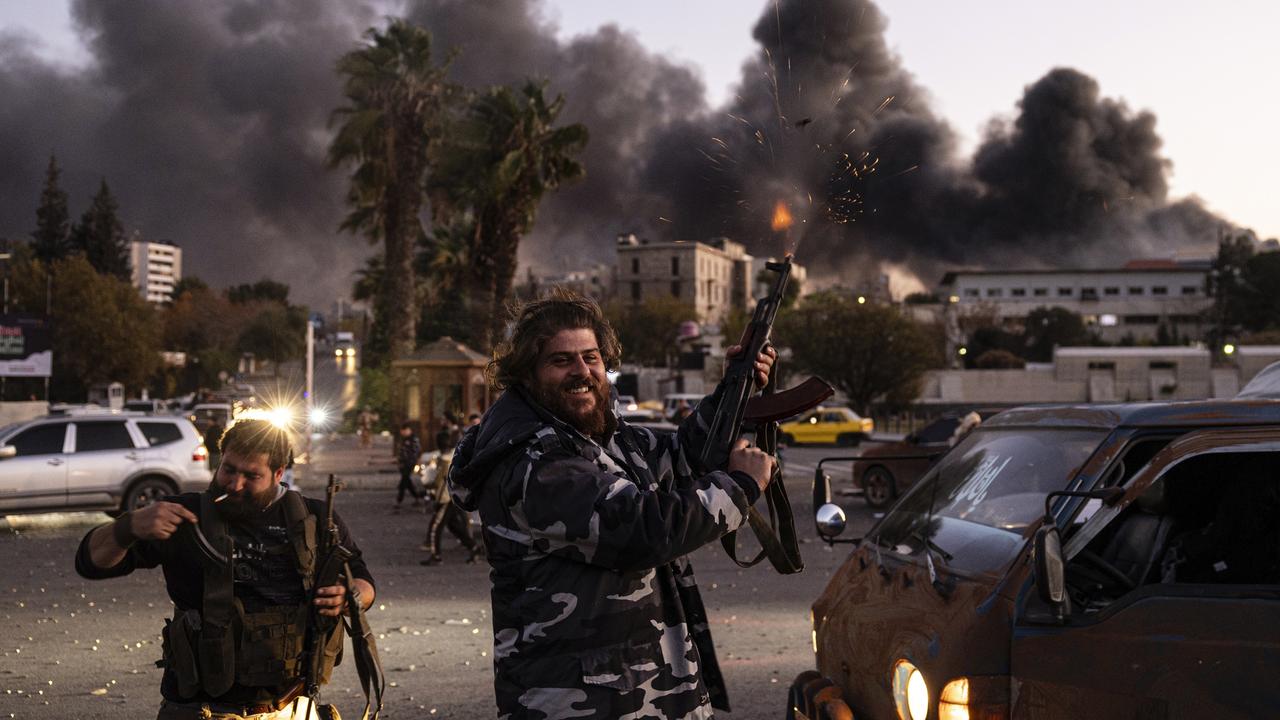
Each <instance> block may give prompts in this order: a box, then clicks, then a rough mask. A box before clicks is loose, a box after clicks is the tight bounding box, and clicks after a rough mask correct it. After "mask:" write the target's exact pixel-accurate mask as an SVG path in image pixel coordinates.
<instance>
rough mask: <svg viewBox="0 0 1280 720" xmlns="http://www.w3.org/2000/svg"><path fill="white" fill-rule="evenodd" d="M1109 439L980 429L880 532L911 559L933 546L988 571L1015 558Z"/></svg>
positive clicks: (1100, 434)
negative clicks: (1032, 528) (1048, 505)
mask: <svg viewBox="0 0 1280 720" xmlns="http://www.w3.org/2000/svg"><path fill="white" fill-rule="evenodd" d="M1106 435H1107V433H1106V432H1104V431H1101V430H1087V429H1074V428H1073V429H1064V428H1034V429H1033V428H981V427H980V428H978V429H977V430H975V431H973V432H971V433H969V434H968V435H967V436H965V438H964V439H963V440H961V441H960V443H959V444H958V445H956V447H955V449H954V450H952V451H951V452H950V453H948V454H946V455H945V456H943V458H942V460H941V461H940V462H939V463H938V465H937V466H935V467H934V468H933V469H932V470H930V472H929V474H928V475H926V476H925V478H924V480H923V481H922V482H920V483H919V484H918V485H917V486H916V488H915V489H914V490H913V491H912V492H911V493H910V494H909V495H907V496H906V497H905V498H903V500H902V502H901V503H899V504H898V506H897V507H895V508H894V509H893V510H892V511H891V512H890V513H889V514H888V515H887V516H885V518H884V520H883V521H881V523H880V525H879V526H877V527H876V528H875V529H874V530H873V531H872V536H871V537H872V539H873V541H876V542H878V543H879V544H880V545H881V546H882V547H889V548H892V549H893V550H894V551H895V552H898V553H900V554H902V555H908V556H917V555H918V556H921V557H923V554H924V551H925V549H926V548H930V549H932V550H933V552H934V553H944V555H943V557H944V558H946V560H947V562H948V564H949V565H951V566H953V567H955V568H958V569H963V570H969V571H988V570H994V569H996V568H998V567H1000V566H1002V565H1003V564H1004V563H1005V562H1007V561H1008V560H1010V559H1012V558H1013V556H1014V555H1015V554H1017V552H1018V551H1019V550H1020V549H1021V547H1022V545H1023V542H1024V541H1023V537H1022V533H1023V531H1024V530H1026V528H1027V526H1028V525H1030V524H1031V523H1032V522H1034V521H1036V520H1037V519H1038V518H1039V517H1040V516H1042V515H1043V514H1044V498H1045V495H1047V494H1048V493H1049V492H1051V491H1053V490H1063V489H1065V488H1066V487H1067V486H1068V485H1070V484H1071V482H1072V480H1073V479H1074V477H1075V475H1076V472H1077V471H1078V470H1079V469H1080V466H1081V465H1083V464H1084V462H1085V461H1086V460H1087V459H1088V458H1089V456H1090V455H1092V454H1093V451H1094V449H1095V448H1097V446H1098V445H1099V443H1101V442H1102V440H1103V439H1104V438H1105V437H1106Z"/></svg>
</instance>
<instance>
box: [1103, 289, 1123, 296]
mask: <svg viewBox="0 0 1280 720" xmlns="http://www.w3.org/2000/svg"><path fill="white" fill-rule="evenodd" d="M1102 294H1103V295H1119V294H1120V288H1118V287H1109V288H1103V289H1102Z"/></svg>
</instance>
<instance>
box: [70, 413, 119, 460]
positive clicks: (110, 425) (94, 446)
mask: <svg viewBox="0 0 1280 720" xmlns="http://www.w3.org/2000/svg"><path fill="white" fill-rule="evenodd" d="M126 448H130V449H132V448H133V438H132V437H130V436H129V429H128V428H126V427H125V425H124V421H123V420H104V421H99V422H77V423H76V452H93V451H95V450H123V449H126Z"/></svg>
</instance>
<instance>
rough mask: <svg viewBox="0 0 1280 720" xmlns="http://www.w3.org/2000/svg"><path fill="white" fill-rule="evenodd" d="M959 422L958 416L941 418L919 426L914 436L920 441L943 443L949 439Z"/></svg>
mask: <svg viewBox="0 0 1280 720" xmlns="http://www.w3.org/2000/svg"><path fill="white" fill-rule="evenodd" d="M959 424H960V418H943V419H941V420H938V421H935V422H933V423H931V424H929V425H926V426H924V427H923V428H921V429H920V431H919V432H917V433H916V438H918V439H919V441H920V442H922V443H944V442H946V441H948V440H950V439H951V435H952V433H954V432H955V431H956V426H957V425H959Z"/></svg>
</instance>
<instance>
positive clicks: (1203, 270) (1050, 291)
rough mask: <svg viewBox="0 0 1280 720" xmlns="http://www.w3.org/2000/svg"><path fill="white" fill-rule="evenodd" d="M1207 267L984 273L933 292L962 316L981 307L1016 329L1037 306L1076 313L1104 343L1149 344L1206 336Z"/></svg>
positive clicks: (953, 275) (951, 280)
mask: <svg viewBox="0 0 1280 720" xmlns="http://www.w3.org/2000/svg"><path fill="white" fill-rule="evenodd" d="M1208 271H1209V266H1208V262H1207V261H1204V262H1198V261H1197V262H1175V261H1153V262H1141V261H1139V262H1134V263H1129V264H1128V265H1126V266H1125V267H1123V268H1118V269H1101V270H986V271H955V272H949V273H947V274H946V275H945V276H944V277H943V278H942V282H941V283H940V285H939V295H940V297H941V298H942V299H943V301H944V302H947V301H949V302H950V304H952V305H954V306H957V307H958V310H959V312H961V313H963V312H965V311H966V309H968V308H976V307H977V306H979V305H980V304H983V305H986V306H989V307H992V308H994V309H995V310H996V313H997V314H998V316H999V317H1000V318H1001V319H1002V320H1003V321H1004V323H1005V324H1006V325H1008V326H1011V327H1021V325H1022V323H1023V322H1025V320H1026V317H1027V314H1028V313H1030V312H1031V311H1032V310H1034V309H1035V308H1038V307H1062V308H1065V309H1067V310H1070V311H1072V312H1075V313H1079V314H1080V315H1081V316H1082V317H1083V318H1084V320H1085V324H1086V325H1087V326H1088V327H1089V328H1090V329H1092V330H1094V331H1096V332H1097V333H1098V335H1100V336H1101V337H1102V339H1103V340H1105V341H1107V342H1120V341H1121V340H1124V339H1126V338H1132V339H1133V340H1135V341H1137V342H1144V341H1151V340H1155V339H1156V338H1157V336H1158V334H1159V329H1160V327H1161V326H1162V325H1163V326H1164V328H1165V331H1166V332H1167V333H1170V334H1176V336H1177V337H1178V338H1179V339H1183V340H1202V339H1203V338H1204V334H1205V332H1206V331H1207V330H1208V329H1209V323H1208V319H1207V317H1206V315H1207V313H1206V311H1207V310H1208V309H1209V308H1210V307H1211V306H1212V305H1213V299H1212V298H1210V297H1209V296H1208V295H1206V294H1205V280H1206V277H1207V274H1208Z"/></svg>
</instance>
